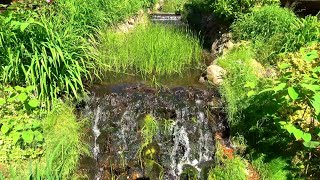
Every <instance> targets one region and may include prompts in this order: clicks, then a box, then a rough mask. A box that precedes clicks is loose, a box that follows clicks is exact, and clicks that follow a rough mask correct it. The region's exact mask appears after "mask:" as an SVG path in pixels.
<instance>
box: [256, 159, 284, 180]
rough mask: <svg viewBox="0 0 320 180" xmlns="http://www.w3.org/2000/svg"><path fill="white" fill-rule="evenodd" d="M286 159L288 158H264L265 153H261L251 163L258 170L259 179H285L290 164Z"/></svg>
mask: <svg viewBox="0 0 320 180" xmlns="http://www.w3.org/2000/svg"><path fill="white" fill-rule="evenodd" d="M287 161H288V160H286V159H281V158H276V159H272V160H266V158H265V155H261V156H260V157H259V158H257V159H255V160H254V161H253V162H252V165H253V167H254V168H255V169H256V170H257V171H258V173H259V175H260V177H261V179H264V180H273V179H277V180H286V179H288V177H289V173H290V171H289V170H288V169H289V168H288V166H289V165H290V164H289V163H288V162H287Z"/></svg>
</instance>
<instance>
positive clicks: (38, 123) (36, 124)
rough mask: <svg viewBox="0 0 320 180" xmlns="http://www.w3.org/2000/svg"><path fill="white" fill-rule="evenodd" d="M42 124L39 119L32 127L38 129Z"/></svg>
mask: <svg viewBox="0 0 320 180" xmlns="http://www.w3.org/2000/svg"><path fill="white" fill-rule="evenodd" d="M40 125H41V123H40V122H39V121H34V122H32V128H33V129H36V128H38V127H40Z"/></svg>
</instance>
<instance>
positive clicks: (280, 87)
mask: <svg viewBox="0 0 320 180" xmlns="http://www.w3.org/2000/svg"><path fill="white" fill-rule="evenodd" d="M286 85H287V84H286V83H280V84H279V85H278V86H276V87H274V88H273V90H274V91H275V92H278V91H281V90H283V89H284V88H285V87H286Z"/></svg>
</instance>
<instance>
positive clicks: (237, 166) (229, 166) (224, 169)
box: [208, 142, 247, 180]
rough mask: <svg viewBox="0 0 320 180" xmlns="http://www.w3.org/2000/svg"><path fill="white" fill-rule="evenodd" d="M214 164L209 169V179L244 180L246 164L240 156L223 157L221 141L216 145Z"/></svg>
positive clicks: (245, 177)
mask: <svg viewBox="0 0 320 180" xmlns="http://www.w3.org/2000/svg"><path fill="white" fill-rule="evenodd" d="M216 148H217V151H216V154H215V157H216V166H215V167H214V168H212V169H211V170H210V171H209V177H208V179H209V180H224V179H237V180H246V179H247V175H246V168H247V164H246V162H245V160H244V159H243V158H241V157H240V156H234V157H232V158H228V157H225V155H224V152H223V147H222V145H221V143H219V142H218V143H217V145H216Z"/></svg>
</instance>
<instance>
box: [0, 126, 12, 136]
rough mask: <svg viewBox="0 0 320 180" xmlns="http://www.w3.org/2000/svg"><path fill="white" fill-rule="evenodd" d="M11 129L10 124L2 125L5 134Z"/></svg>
mask: <svg viewBox="0 0 320 180" xmlns="http://www.w3.org/2000/svg"><path fill="white" fill-rule="evenodd" d="M9 130H10V126H9V125H7V124H3V125H2V126H1V132H2V133H3V134H6V133H7V132H9Z"/></svg>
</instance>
